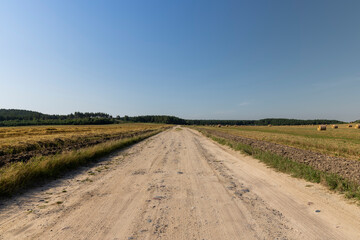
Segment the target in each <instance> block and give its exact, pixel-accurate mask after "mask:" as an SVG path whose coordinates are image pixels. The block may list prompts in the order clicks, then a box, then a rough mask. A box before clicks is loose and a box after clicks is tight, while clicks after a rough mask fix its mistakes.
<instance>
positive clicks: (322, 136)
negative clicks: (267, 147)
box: [206, 124, 360, 160]
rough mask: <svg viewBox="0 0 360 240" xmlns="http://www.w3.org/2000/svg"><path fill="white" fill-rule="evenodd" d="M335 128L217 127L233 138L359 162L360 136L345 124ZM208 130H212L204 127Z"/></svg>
mask: <svg viewBox="0 0 360 240" xmlns="http://www.w3.org/2000/svg"><path fill="white" fill-rule="evenodd" d="M338 127H339V128H338V129H331V128H330V129H327V131H316V128H315V127H314V126H309V125H308V126H272V127H271V128H269V127H267V126H241V127H230V128H226V129H225V128H221V129H219V128H216V129H217V131H224V132H228V133H231V134H234V135H238V136H242V137H248V138H253V139H257V140H263V141H268V142H273V143H278V144H283V145H287V146H292V147H296V148H301V149H306V150H311V151H314V152H320V153H323V154H328V155H331V156H341V157H346V158H349V159H356V160H359V159H360V134H359V131H357V130H355V129H354V128H348V127H347V125H346V124H341V125H338ZM206 128H210V129H212V128H211V127H206Z"/></svg>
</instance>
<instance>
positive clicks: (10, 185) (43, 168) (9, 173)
mask: <svg viewBox="0 0 360 240" xmlns="http://www.w3.org/2000/svg"><path fill="white" fill-rule="evenodd" d="M159 132H160V131H155V132H152V133H147V134H144V135H140V136H137V137H132V138H127V139H122V140H117V141H109V142H105V143H101V144H98V145H95V146H92V147H88V148H83V149H80V150H74V151H70V152H66V153H62V154H58V155H53V156H43V157H36V158H33V159H31V160H30V161H28V162H26V163H23V162H16V163H13V164H10V165H8V166H5V167H3V168H1V169H0V196H10V195H12V194H14V193H16V192H18V191H19V190H21V189H24V188H26V187H30V186H32V185H34V184H36V183H39V182H43V181H44V180H47V179H54V178H56V177H58V176H60V175H61V174H63V173H65V172H67V171H69V170H71V169H75V168H77V167H79V166H81V165H85V164H87V163H89V162H92V161H95V160H96V159H98V158H100V157H102V156H105V155H107V154H109V153H111V152H113V151H115V150H119V149H122V148H124V147H127V146H130V145H132V144H135V143H137V142H140V141H142V140H144V139H146V138H148V137H150V136H153V135H155V134H157V133H159Z"/></svg>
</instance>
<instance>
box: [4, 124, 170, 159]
mask: <svg viewBox="0 0 360 240" xmlns="http://www.w3.org/2000/svg"><path fill="white" fill-rule="evenodd" d="M163 127H164V125H161V124H145V123H131V124H111V125H88V126H71V125H70V126H69V125H66V126H65V125H64V126H26V127H2V128H0V166H3V165H4V164H6V163H8V162H16V161H27V160H29V159H30V158H31V157H34V156H37V155H51V154H55V153H59V152H62V151H64V150H74V149H80V148H83V147H88V146H92V145H96V144H99V143H102V142H106V141H109V140H116V139H123V138H127V137H133V136H137V135H141V134H144V133H147V132H151V131H154V130H158V129H160V128H163Z"/></svg>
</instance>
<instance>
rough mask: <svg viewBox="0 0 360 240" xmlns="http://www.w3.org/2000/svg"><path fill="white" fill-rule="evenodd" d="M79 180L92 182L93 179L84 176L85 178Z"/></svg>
mask: <svg viewBox="0 0 360 240" xmlns="http://www.w3.org/2000/svg"><path fill="white" fill-rule="evenodd" d="M81 182H93V180H91V179H90V178H85V179H83V180H81Z"/></svg>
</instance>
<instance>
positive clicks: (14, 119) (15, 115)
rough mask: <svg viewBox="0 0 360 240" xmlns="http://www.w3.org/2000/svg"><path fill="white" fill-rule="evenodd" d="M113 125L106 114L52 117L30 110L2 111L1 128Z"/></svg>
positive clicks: (111, 119)
mask: <svg viewBox="0 0 360 240" xmlns="http://www.w3.org/2000/svg"><path fill="white" fill-rule="evenodd" d="M111 123H115V120H114V119H113V118H112V117H111V116H110V115H109V114H106V113H81V112H75V113H72V114H68V115H50V114H43V113H39V112H34V111H28V110H18V109H0V126H27V125H92V124H111Z"/></svg>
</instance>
